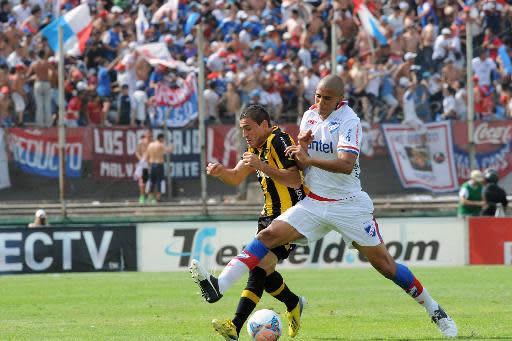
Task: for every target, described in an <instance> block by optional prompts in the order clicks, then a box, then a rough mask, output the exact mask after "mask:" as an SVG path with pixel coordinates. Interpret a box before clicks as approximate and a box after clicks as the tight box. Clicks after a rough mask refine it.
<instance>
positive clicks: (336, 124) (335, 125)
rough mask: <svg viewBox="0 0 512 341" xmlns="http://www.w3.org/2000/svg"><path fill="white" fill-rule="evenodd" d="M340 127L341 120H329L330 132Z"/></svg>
mask: <svg viewBox="0 0 512 341" xmlns="http://www.w3.org/2000/svg"><path fill="white" fill-rule="evenodd" d="M339 127H340V122H338V121H333V122H329V125H328V126H327V129H329V133H331V134H332V133H334V132H336V130H338V128H339Z"/></svg>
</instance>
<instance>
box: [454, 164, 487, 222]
mask: <svg viewBox="0 0 512 341" xmlns="http://www.w3.org/2000/svg"><path fill="white" fill-rule="evenodd" d="M483 181H484V176H483V174H482V172H481V171H479V170H478V169H475V170H473V171H471V176H470V179H469V180H468V181H466V182H465V183H463V184H462V186H461V187H460V190H459V206H458V208H457V213H458V215H459V217H465V216H478V215H480V211H481V210H482V206H484V204H485V202H484V201H483V196H482V182H483Z"/></svg>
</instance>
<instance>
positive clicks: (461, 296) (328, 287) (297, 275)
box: [0, 266, 512, 341]
mask: <svg viewBox="0 0 512 341" xmlns="http://www.w3.org/2000/svg"><path fill="white" fill-rule="evenodd" d="M413 272H414V273H415V274H416V276H417V277H418V278H419V279H420V281H422V282H423V284H424V286H425V287H426V288H428V290H429V292H430V293H431V294H432V295H433V297H434V298H435V299H436V300H438V302H440V303H441V304H442V305H443V306H444V308H445V309H446V311H447V312H448V313H449V314H451V316H452V317H453V318H454V319H455V321H456V322H457V325H458V327H459V334H460V337H459V338H460V339H463V340H512V268H511V267H504V266H492V267H489V266H487V267H483V266H482V267H476V266H473V267H451V268H414V269H413ZM282 273H283V275H284V277H285V280H286V282H287V283H288V284H289V286H290V288H291V289H292V290H294V291H295V292H297V293H299V294H301V295H304V296H306V297H307V299H308V305H307V306H306V308H305V310H304V314H303V320H302V323H303V325H302V329H301V331H300V333H299V335H298V336H297V337H296V338H295V339H294V340H441V339H443V337H442V336H441V334H440V333H439V332H438V330H437V328H436V327H435V325H434V324H432V323H431V322H430V321H429V319H428V316H427V314H426V313H425V312H424V310H423V308H421V307H420V306H419V305H417V304H416V303H415V302H414V301H413V300H412V299H411V298H410V297H408V296H407V295H406V294H404V293H403V292H402V291H401V290H399V288H397V287H396V286H395V285H394V284H393V283H392V282H390V281H388V280H386V279H384V278H382V277H381V276H380V275H379V274H378V273H377V272H376V271H374V270H373V269H369V268H367V269H330V270H321V269H318V270H316V269H315V270H312V269H310V270H294V271H282ZM0 288H1V294H0V301H1V305H0V340H37V341H41V340H59V341H63V340H177V341H181V340H200V341H203V340H205V341H208V340H222V338H220V337H218V336H217V335H216V334H215V333H214V332H213V330H212V328H211V327H210V321H211V319H212V318H231V317H232V314H233V312H234V310H235V308H236V304H237V302H238V297H239V294H240V290H241V289H242V288H243V283H239V284H238V285H237V286H235V287H234V288H232V289H231V290H230V291H229V292H227V293H226V295H225V297H224V298H223V299H222V300H221V301H220V302H218V303H216V304H207V303H206V302H205V301H204V300H203V299H202V298H201V297H200V295H199V293H198V291H199V290H198V289H197V287H196V285H195V284H194V283H193V282H192V280H191V278H190V275H189V273H188V272H174V273H94V274H93V273H89V274H63V275H22V276H3V277H1V278H0ZM258 308H259V309H263V308H270V309H274V310H276V311H277V312H278V313H280V315H281V318H282V320H283V323H284V324H285V323H286V321H285V320H284V319H285V317H284V310H285V308H284V305H283V304H282V303H280V302H277V301H276V300H274V299H273V298H271V297H269V296H268V295H264V297H263V299H262V301H261V302H260V304H259V305H258ZM258 308H257V309H258ZM286 330H287V327H285V328H284V330H283V331H284V333H283V334H284V335H283V337H282V338H281V340H289V339H290V338H289V337H288V336H287V335H286ZM240 339H241V340H249V337H248V335H247V333H246V331H245V327H244V330H243V332H242V334H241V338H240Z"/></svg>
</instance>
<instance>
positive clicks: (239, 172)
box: [206, 161, 254, 186]
mask: <svg viewBox="0 0 512 341" xmlns="http://www.w3.org/2000/svg"><path fill="white" fill-rule="evenodd" d="M253 171H254V169H252V168H251V167H249V166H246V165H245V164H244V162H243V161H239V162H238V163H237V165H236V166H235V168H226V167H224V166H223V165H221V164H220V163H218V162H216V163H208V166H206V174H208V175H210V176H213V177H216V178H219V179H220V180H221V181H222V182H224V183H226V184H228V185H231V186H237V185H239V184H240V183H241V182H242V181H243V180H245V178H247V176H249V174H251V173H252V172H253Z"/></svg>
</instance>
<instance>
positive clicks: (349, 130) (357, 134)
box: [336, 119, 363, 155]
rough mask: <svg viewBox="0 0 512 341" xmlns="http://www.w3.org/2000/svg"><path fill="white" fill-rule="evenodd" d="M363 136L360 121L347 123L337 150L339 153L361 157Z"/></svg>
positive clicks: (340, 136) (341, 133)
mask: <svg viewBox="0 0 512 341" xmlns="http://www.w3.org/2000/svg"><path fill="white" fill-rule="evenodd" d="M362 135H363V130H362V128H361V123H360V121H359V120H358V119H357V120H350V121H349V122H347V123H345V124H344V125H343V128H342V130H341V131H340V135H339V139H338V147H337V148H336V149H337V151H338V153H339V152H345V153H352V154H355V155H359V151H360V149H361V137H362Z"/></svg>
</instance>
